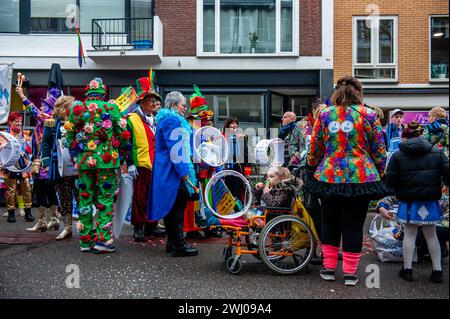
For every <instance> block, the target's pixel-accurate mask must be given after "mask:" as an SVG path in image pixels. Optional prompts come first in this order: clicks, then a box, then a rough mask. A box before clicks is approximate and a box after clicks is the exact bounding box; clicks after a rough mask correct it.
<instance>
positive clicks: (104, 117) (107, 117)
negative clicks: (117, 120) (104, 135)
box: [102, 113, 111, 121]
mask: <svg viewBox="0 0 450 319" xmlns="http://www.w3.org/2000/svg"><path fill="white" fill-rule="evenodd" d="M110 118H111V115H109V113H105V114H102V120H103V121H106V120H109V119H110Z"/></svg>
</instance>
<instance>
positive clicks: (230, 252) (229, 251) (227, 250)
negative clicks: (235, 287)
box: [223, 246, 233, 262]
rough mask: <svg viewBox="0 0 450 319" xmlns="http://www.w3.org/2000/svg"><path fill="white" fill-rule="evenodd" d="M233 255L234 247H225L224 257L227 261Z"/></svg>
mask: <svg viewBox="0 0 450 319" xmlns="http://www.w3.org/2000/svg"><path fill="white" fill-rule="evenodd" d="M232 255H233V247H228V246H227V247H225V248H224V249H223V258H224V259H225V262H227V261H228V259H229V258H230V257H231V256H232Z"/></svg>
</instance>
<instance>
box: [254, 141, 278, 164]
mask: <svg viewBox="0 0 450 319" xmlns="http://www.w3.org/2000/svg"><path fill="white" fill-rule="evenodd" d="M271 145H274V149H275V154H274V158H275V161H274V162H271V160H270V158H269V155H268V152H269V148H270V146H271ZM279 145H281V149H279V148H280V146H279ZM275 146H278V148H277V147H275ZM284 147H285V144H284V141H283V140H282V139H280V138H274V139H271V140H267V139H264V140H261V141H259V142H258V144H256V148H255V158H256V162H257V163H259V164H260V165H262V166H268V165H269V164H273V165H283V164H284Z"/></svg>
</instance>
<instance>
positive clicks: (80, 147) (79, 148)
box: [76, 143, 84, 153]
mask: <svg viewBox="0 0 450 319" xmlns="http://www.w3.org/2000/svg"><path fill="white" fill-rule="evenodd" d="M76 150H77V151H78V152H80V153H81V152H83V151H84V144H83V143H78V145H77V146H76Z"/></svg>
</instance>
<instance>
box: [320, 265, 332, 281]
mask: <svg viewBox="0 0 450 319" xmlns="http://www.w3.org/2000/svg"><path fill="white" fill-rule="evenodd" d="M320 277H322V279H324V280H326V281H336V274H335V271H334V270H328V269H325V268H322V269H321V270H320Z"/></svg>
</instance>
